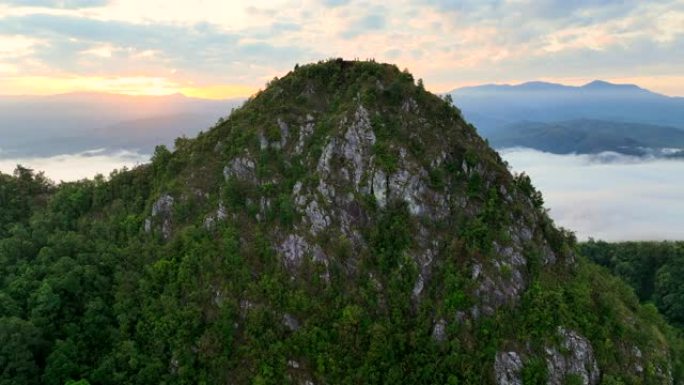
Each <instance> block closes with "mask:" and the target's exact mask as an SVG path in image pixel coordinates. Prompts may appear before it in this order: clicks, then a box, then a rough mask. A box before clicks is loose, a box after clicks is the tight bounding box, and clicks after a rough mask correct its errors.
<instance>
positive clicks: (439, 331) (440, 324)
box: [432, 319, 447, 342]
mask: <svg viewBox="0 0 684 385" xmlns="http://www.w3.org/2000/svg"><path fill="white" fill-rule="evenodd" d="M446 327H447V322H446V321H445V320H444V319H440V320H438V321H437V322H436V323H435V326H434V327H433V329H432V339H434V340H435V341H437V342H444V341H446V339H447V333H446Z"/></svg>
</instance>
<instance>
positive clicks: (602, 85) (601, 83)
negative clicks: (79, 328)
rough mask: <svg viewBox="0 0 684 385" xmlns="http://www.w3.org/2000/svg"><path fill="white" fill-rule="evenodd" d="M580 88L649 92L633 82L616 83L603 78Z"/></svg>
mask: <svg viewBox="0 0 684 385" xmlns="http://www.w3.org/2000/svg"><path fill="white" fill-rule="evenodd" d="M580 88H581V89H586V90H639V91H645V92H649V91H647V90H645V89H643V88H641V87H639V86H637V85H635V84H618V83H611V82H607V81H605V80H593V81H591V82H589V83H587V84H585V85H583V86H581V87H580Z"/></svg>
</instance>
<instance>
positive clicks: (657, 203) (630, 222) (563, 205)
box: [499, 148, 684, 241]
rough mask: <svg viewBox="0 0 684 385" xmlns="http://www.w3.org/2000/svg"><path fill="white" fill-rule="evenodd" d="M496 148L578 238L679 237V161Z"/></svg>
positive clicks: (683, 189) (682, 226)
mask: <svg viewBox="0 0 684 385" xmlns="http://www.w3.org/2000/svg"><path fill="white" fill-rule="evenodd" d="M499 152H500V153H501V156H502V157H503V158H504V159H505V160H506V161H507V162H508V163H509V164H510V165H511V168H512V170H513V171H515V172H523V171H524V172H525V173H527V174H528V175H529V176H530V178H531V179H532V183H533V184H534V185H535V186H536V187H537V189H538V190H539V191H541V192H542V194H543V196H544V201H545V206H546V207H547V208H549V209H550V215H551V217H552V218H553V219H554V221H555V222H556V224H558V225H560V226H563V227H565V228H567V229H570V230H572V231H574V232H575V234H576V235H577V237H578V238H579V239H581V240H585V239H587V238H588V237H593V238H595V239H603V240H607V241H621V240H684V161H683V160H665V159H653V158H646V159H644V158H637V157H633V156H626V155H620V154H615V153H603V154H600V155H574V154H572V155H556V154H549V153H545V152H540V151H535V150H530V149H520V148H514V149H505V150H501V151H499Z"/></svg>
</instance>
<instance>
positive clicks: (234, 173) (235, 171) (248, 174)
mask: <svg viewBox="0 0 684 385" xmlns="http://www.w3.org/2000/svg"><path fill="white" fill-rule="evenodd" d="M254 171H255V165H254V161H253V160H251V159H249V158H246V157H238V158H235V159H233V160H232V161H231V162H230V163H229V164H228V165H227V166H226V167H224V168H223V176H224V177H225V178H226V180H228V179H230V178H231V177H234V178H237V179H241V180H254V179H255V175H254Z"/></svg>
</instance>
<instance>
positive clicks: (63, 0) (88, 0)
mask: <svg viewBox="0 0 684 385" xmlns="http://www.w3.org/2000/svg"><path fill="white" fill-rule="evenodd" d="M4 3H5V4H6V5H15V6H23V7H44V8H63V9H75V8H89V7H103V6H105V5H107V4H109V3H110V0H5V1H4Z"/></svg>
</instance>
